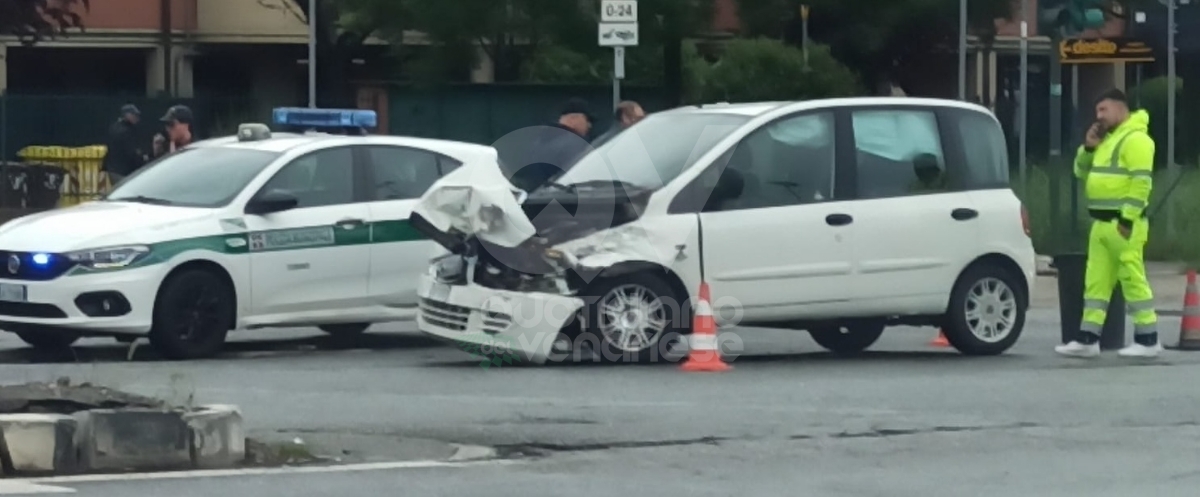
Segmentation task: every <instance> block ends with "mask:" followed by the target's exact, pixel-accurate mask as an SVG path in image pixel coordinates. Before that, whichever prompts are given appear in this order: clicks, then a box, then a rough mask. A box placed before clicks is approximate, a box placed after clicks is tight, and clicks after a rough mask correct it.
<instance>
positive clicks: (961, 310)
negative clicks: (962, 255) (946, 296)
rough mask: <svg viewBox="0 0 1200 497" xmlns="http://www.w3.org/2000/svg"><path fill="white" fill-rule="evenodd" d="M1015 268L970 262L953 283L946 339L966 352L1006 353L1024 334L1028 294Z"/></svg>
mask: <svg viewBox="0 0 1200 497" xmlns="http://www.w3.org/2000/svg"><path fill="white" fill-rule="evenodd" d="M1024 288H1025V287H1024V286H1023V285H1021V284H1020V278H1019V277H1018V276H1016V275H1014V274H1013V273H1012V271H1010V270H1008V269H1006V268H1004V267H1002V266H999V265H996V264H990V263H980V264H975V265H972V266H969V267H968V268H967V269H966V270H965V271H963V273H962V275H961V276H959V278H958V281H957V282H956V283H955V284H954V291H953V292H952V293H951V294H950V306H949V307H948V308H947V313H946V317H945V323H946V324H945V327H944V328H943V329H942V331H943V332H944V333H945V334H946V341H948V342H950V345H952V346H953V347H954V348H955V349H957V350H958V351H959V352H961V353H963V354H965V355H972V356H985V355H997V354H1001V353H1004V351H1006V350H1008V349H1009V348H1010V347H1012V346H1013V344H1015V343H1017V339H1018V338H1020V336H1021V331H1022V330H1023V329H1024V327H1025V311H1026V308H1027V307H1028V302H1029V297H1028V296H1026V295H1025V290H1024Z"/></svg>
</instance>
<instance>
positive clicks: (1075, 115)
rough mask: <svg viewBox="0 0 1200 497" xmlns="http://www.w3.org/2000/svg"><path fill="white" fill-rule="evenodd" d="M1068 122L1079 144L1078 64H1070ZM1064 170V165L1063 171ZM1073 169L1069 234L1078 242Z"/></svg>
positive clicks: (1076, 202)
mask: <svg viewBox="0 0 1200 497" xmlns="http://www.w3.org/2000/svg"><path fill="white" fill-rule="evenodd" d="M1069 122H1070V123H1071V143H1072V144H1074V143H1079V142H1080V141H1082V140H1083V136H1082V131H1083V130H1082V129H1079V128H1080V126H1079V64H1071V120H1070V121H1069ZM1064 148H1065V147H1064ZM1066 169H1067V167H1066V165H1065V164H1064V166H1063V170H1064V171H1065V170H1066ZM1074 169H1075V167H1074V164H1073V163H1072V166H1071V172H1072V175H1071V210H1070V212H1071V217H1070V223H1071V226H1070V233H1071V240H1072V241H1073V242H1075V241H1077V240H1079V181H1077V180H1076V179H1075V176H1074Z"/></svg>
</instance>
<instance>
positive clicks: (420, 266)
mask: <svg viewBox="0 0 1200 497" xmlns="http://www.w3.org/2000/svg"><path fill="white" fill-rule="evenodd" d="M274 117H275V123H276V124H280V125H286V126H299V127H308V128H319V127H338V128H344V127H347V126H349V127H358V128H357V129H359V130H361V129H362V127H373V126H375V121H376V116H375V114H374V112H371V111H358V110H333V109H325V110H315V109H276V110H275V113H274ZM473 161H484V162H491V163H494V162H495V161H496V151H495V149H493V148H492V147H488V146H482V145H476V144H470V143H461V142H453V141H444V140H432V139H421V138H406V137H392V136H346V135H338V134H325V133H311V132H309V133H303V134H294V133H276V134H274V135H272V134H271V132H270V130H269V129H268V128H267V127H266V126H265V125H261V124H258V125H254V124H248V125H243V126H242V127H241V129H240V130H239V133H238V135H237V136H232V137H225V138H218V139H213V140H207V141H203V142H198V143H195V144H193V145H190V146H188V147H186V148H184V149H182V150H180V151H178V152H175V153H173V154H171V155H168V156H166V157H164V158H162V159H159V160H157V161H156V162H154V163H153V164H150V165H148V166H146V167H145V168H143V169H141V170H139V171H138V172H137V173H135V174H133V175H131V176H129V177H128V178H126V179H125V180H124V181H123V182H121V183H120V184H119V185H117V186H116V188H115V189H114V190H113V191H112V192H111V193H110V194H109V195H108V196H107V197H106V198H104V199H103V200H100V201H97V202H89V203H85V204H82V205H78V206H74V207H69V208H64V209H56V210H52V211H48V212H43V213H39V214H33V215H29V216H25V217H22V218H19V219H15V220H13V221H10V222H8V223H6V224H4V225H3V226H0V329H3V330H6V331H10V332H14V333H16V334H17V335H18V336H19V337H20V338H21V339H22V340H24V341H25V342H26V343H29V344H30V345H32V346H34V347H38V348H56V347H57V348H64V347H67V346H70V345H71V344H72V343H74V342H75V341H76V340H77V339H78V338H79V337H81V336H113V337H116V338H118V339H121V340H131V339H133V338H135V337H137V336H144V335H149V339H150V342H151V343H152V344H153V345H154V346H155V347H156V348H157V349H158V350H159V351H161V353H162V354H163V355H165V356H167V357H169V358H174V359H188V358H200V357H206V356H211V355H213V354H216V353H217V352H219V350H220V349H221V346H222V344H223V343H224V341H225V336H226V333H227V332H228V331H229V330H231V329H242V328H246V329H253V328H262V327H279V326H307V325H315V326H318V327H320V328H321V329H322V330H324V331H326V332H328V333H331V334H353V333H359V332H361V331H363V330H365V329H366V328H367V327H368V325H369V324H370V323H374V322H382V321H395V320H407V319H413V318H414V317H415V314H416V312H417V295H416V281H417V278H418V275H420V274H422V273H423V272H424V271H425V269H426V267H427V266H428V263H429V257H430V255H431V253H432V252H433V251H436V250H440V248H439V247H438V246H437V245H436V244H434V243H432V242H429V241H424V240H423V237H422V236H420V235H419V234H418V233H417V232H416V231H415V230H413V229H411V228H410V227H409V224H408V221H407V220H408V217H409V214H410V211H411V209H412V206H413V204H414V203H415V202H416V201H417V199H418V198H420V196H421V195H422V194H423V193H424V191H425V189H426V188H427V187H429V186H430V185H431V184H433V182H434V181H435V180H437V179H438V178H440V177H441V176H442V175H444V174H446V173H447V172H449V171H451V170H453V169H455V168H457V167H459V166H460V165H462V164H463V163H467V162H473Z"/></svg>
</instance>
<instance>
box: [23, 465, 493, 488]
mask: <svg viewBox="0 0 1200 497" xmlns="http://www.w3.org/2000/svg"><path fill="white" fill-rule="evenodd" d="M516 462H517V461H511V460H491V461H473V462H446V461H395V462H379V463H361V464H343V465H332V466H296V467H286V468H245V469H213V470H190V471H165V472H161V473H124V474H105V475H71V476H47V477H42V478H27V479H12V480H0V485H3V482H4V481H9V482H13V483H16V484H21V483H24V484H29V485H35V486H36V485H38V484H43V483H56V484H70V483H95V482H111V481H135V480H169V479H180V478H214V477H230V476H271V475H294V474H310V473H345V472H354V471H383V470H396V469H421V468H468V467H472V466H500V465H506V464H515V463H516ZM4 488H5V487H3V486H0V495H3V494H4V493H5V492H4V491H3V490H4ZM51 488H53V487H51ZM68 490H69V489H68Z"/></svg>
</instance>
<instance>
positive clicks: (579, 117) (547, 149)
mask: <svg viewBox="0 0 1200 497" xmlns="http://www.w3.org/2000/svg"><path fill="white" fill-rule="evenodd" d="M593 121H594V119H592V114H591V112H589V111H588V105H587V102H586V101H584V100H583V99H579V98H573V99H571V100H568V101H567V103H566V104H565V105H563V107H562V111H561V112H559V117H558V121H557V122H555V123H553V124H551V125H550V126H549V127H548V128H547V129H546V131H545V132H544V133H542V134H541V135H540V136H539V137H538V139H537V140H536V143H534V147H535V151H534V156H535V157H538V158H539V159H540V161H539V162H535V163H532V164H527V165H525V166H524V167H522V168H521V169H520V170H518V171H516V172H515V173H514V174H513V175H512V178H511V181H512V182H513V184H514V185H516V186H517V187H519V188H521V189H523V190H526V191H531V190H533V189H535V188H537V187H539V186H541V185H543V184H545V183H546V182H547V181H549V180H550V178H553V177H555V176H558V175H559V174H561V173H563V172H565V171H566V170H568V169H570V168H571V166H573V165H575V162H576V161H578V160H579V158H580V157H582V156H583V155H584V154H585V153H587V152H588V151H589V150H591V146H589V145H588V140H587V136H588V133H590V132H591V131H592V122H593Z"/></svg>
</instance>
